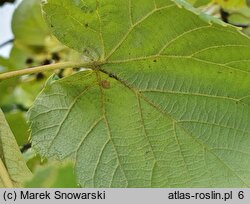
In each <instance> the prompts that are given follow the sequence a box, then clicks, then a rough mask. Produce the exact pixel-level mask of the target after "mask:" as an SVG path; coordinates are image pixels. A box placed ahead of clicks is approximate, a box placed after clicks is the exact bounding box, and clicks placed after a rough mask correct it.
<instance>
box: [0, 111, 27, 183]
mask: <svg viewBox="0 0 250 204" xmlns="http://www.w3.org/2000/svg"><path fill="white" fill-rule="evenodd" d="M30 176H31V173H30V171H29V169H28V167H27V166H26V164H25V161H24V159H23V157H22V155H21V153H20V151H19V148H18V145H17V143H16V140H15V138H14V136H13V134H12V132H11V130H10V128H9V126H8V124H7V122H6V120H5V118H4V115H3V113H2V111H1V110H0V187H19V186H20V185H21V184H22V183H23V182H24V181H25V180H26V179H29V177H30Z"/></svg>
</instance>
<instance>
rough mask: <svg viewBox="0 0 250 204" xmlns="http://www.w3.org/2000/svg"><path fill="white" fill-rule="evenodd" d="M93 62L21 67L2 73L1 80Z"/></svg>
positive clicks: (89, 64)
mask: <svg viewBox="0 0 250 204" xmlns="http://www.w3.org/2000/svg"><path fill="white" fill-rule="evenodd" d="M92 64H93V62H90V63H79V62H78V63H76V62H62V63H57V64H49V65H44V66H39V67H33V68H26V69H21V70H16V71H12V72H6V73H3V74H0V81H2V80H5V79H10V78H14V77H17V76H22V75H27V74H34V73H39V72H44V71H51V70H56V69H66V68H77V67H86V68H89V67H90V66H91V65H92Z"/></svg>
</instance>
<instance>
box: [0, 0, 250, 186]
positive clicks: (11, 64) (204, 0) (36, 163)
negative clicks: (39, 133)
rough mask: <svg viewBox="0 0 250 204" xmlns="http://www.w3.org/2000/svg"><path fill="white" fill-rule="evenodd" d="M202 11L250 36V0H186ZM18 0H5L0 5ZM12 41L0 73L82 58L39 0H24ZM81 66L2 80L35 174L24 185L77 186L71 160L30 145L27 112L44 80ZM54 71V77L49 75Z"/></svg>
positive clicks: (4, 102) (8, 110)
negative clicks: (54, 159) (57, 159)
mask: <svg viewBox="0 0 250 204" xmlns="http://www.w3.org/2000/svg"><path fill="white" fill-rule="evenodd" d="M186 1H188V2H189V3H190V4H192V5H193V6H194V7H196V8H198V9H199V10H201V11H202V12H205V13H207V14H208V15H212V16H214V17H216V18H219V19H221V20H222V21H224V22H226V23H228V24H231V25H233V26H236V27H238V28H240V29H241V31H242V32H243V33H245V34H246V35H250V0H186ZM13 2H15V0H1V1H0V6H4V4H5V3H13ZM11 27H12V32H13V35H14V39H11V40H9V41H8V42H6V43H4V44H2V45H0V53H1V48H2V47H3V46H5V44H8V43H12V45H13V46H12V50H11V52H10V54H9V58H4V57H2V56H0V73H1V72H6V71H12V70H17V69H22V68H27V67H33V66H38V65H47V64H51V63H57V62H63V61H72V60H78V59H79V58H81V57H83V56H81V55H80V54H78V53H76V52H75V51H73V50H71V49H69V48H68V47H65V46H64V45H62V44H60V42H58V41H57V39H56V38H55V37H53V36H52V35H51V34H50V31H49V28H48V27H47V25H46V24H45V21H44V19H43V17H42V12H41V6H40V0H23V1H22V2H21V3H20V5H19V6H18V8H17V9H16V10H15V12H14V14H13V17H12V25H11ZM76 71H78V70H77V69H72V70H70V69H67V70H66V71H63V70H57V71H55V72H47V73H38V74H33V75H30V76H23V77H20V78H15V79H10V80H6V81H2V82H0V108H1V109H2V110H3V112H4V113H5V116H6V119H7V121H8V123H9V125H10V127H11V129H12V131H13V133H14V135H15V137H16V141H17V143H18V145H19V147H20V151H21V152H22V153H23V156H24V158H25V159H26V161H27V165H28V167H29V168H30V169H31V171H32V172H33V173H34V177H33V179H32V180H31V181H28V182H27V184H26V187H77V184H76V181H75V176H74V173H73V164H72V163H66V164H60V165H59V164H56V163H51V162H48V161H46V160H43V159H42V158H41V157H40V156H39V155H36V154H35V152H34V151H33V150H32V148H31V144H30V140H29V127H28V124H27V122H26V121H27V119H26V114H27V111H28V109H29V108H30V107H31V105H32V103H33V101H34V100H35V97H36V96H37V95H38V94H39V92H40V91H41V90H42V88H43V87H44V84H45V82H46V81H47V80H48V79H49V81H53V80H56V79H58V78H62V77H65V76H68V75H71V74H72V73H74V72H76ZM51 75H53V77H50V76H51Z"/></svg>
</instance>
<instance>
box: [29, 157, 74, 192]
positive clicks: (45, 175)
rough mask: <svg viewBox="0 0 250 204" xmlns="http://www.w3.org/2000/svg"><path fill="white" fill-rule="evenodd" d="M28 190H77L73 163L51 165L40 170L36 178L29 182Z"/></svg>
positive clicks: (36, 172) (37, 171)
mask: <svg viewBox="0 0 250 204" xmlns="http://www.w3.org/2000/svg"><path fill="white" fill-rule="evenodd" d="M25 187H26V188H76V187H77V183H76V179H75V175H74V168H73V164H72V163H69V162H67V163H64V164H50V165H47V166H43V167H40V168H38V169H37V170H36V171H35V174H34V177H33V178H32V179H31V180H30V181H27V182H26V184H25Z"/></svg>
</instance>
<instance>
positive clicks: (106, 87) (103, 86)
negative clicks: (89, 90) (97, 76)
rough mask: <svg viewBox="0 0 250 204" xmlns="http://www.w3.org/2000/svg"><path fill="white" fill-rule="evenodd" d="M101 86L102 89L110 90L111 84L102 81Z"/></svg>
mask: <svg viewBox="0 0 250 204" xmlns="http://www.w3.org/2000/svg"><path fill="white" fill-rule="evenodd" d="M100 85H101V87H102V88H104V89H110V87H111V86H110V82H109V81H107V80H102V81H101V82H100Z"/></svg>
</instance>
